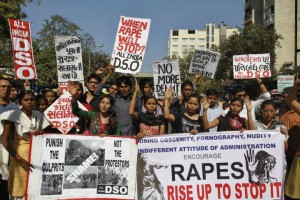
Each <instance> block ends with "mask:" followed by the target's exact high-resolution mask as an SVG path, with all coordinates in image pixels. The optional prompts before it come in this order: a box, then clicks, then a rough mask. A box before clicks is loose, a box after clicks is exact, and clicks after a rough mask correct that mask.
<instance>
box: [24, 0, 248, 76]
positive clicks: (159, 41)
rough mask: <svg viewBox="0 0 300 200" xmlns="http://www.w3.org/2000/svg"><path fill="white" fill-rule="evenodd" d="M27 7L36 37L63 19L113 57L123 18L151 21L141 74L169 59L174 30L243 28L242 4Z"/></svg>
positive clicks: (85, 2)
mask: <svg viewBox="0 0 300 200" xmlns="http://www.w3.org/2000/svg"><path fill="white" fill-rule="evenodd" d="M40 1H41V3H39V4H38V3H28V4H27V7H24V11H25V13H27V15H28V16H27V19H25V21H29V22H30V23H31V34H32V37H34V38H35V37H38V35H37V32H38V31H39V30H41V29H42V25H43V24H44V20H45V19H50V17H51V16H52V15H56V14H57V15H60V16H62V17H64V18H67V19H68V20H69V21H71V22H74V23H75V24H77V25H78V26H79V27H81V29H82V30H83V33H90V34H91V35H92V36H93V37H94V39H95V42H96V44H97V45H101V44H103V47H98V48H97V49H96V50H97V51H103V52H105V53H108V54H109V55H111V53H112V50H113V47H114V42H115V38H116V33H117V29H118V25H119V20H120V16H126V17H135V18H146V19H151V26H150V31H149V36H148V42H147V47H146V51H145V57H144V60H143V64H142V68H141V72H152V63H153V62H155V61H160V60H162V59H163V58H164V57H165V56H166V55H167V45H168V38H169V34H170V30H171V29H201V30H204V27H205V24H206V23H215V24H216V25H220V24H221V22H224V23H225V24H227V25H229V26H231V27H242V26H243V14H244V10H243V8H244V1H242V0H226V1H224V0H40Z"/></svg>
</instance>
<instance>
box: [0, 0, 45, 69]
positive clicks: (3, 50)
mask: <svg viewBox="0 0 300 200" xmlns="http://www.w3.org/2000/svg"><path fill="white" fill-rule="evenodd" d="M32 1H33V0H14V1H10V0H1V1H0V35H1V37H0V61H1V64H2V65H4V66H9V67H12V66H13V61H12V45H11V40H10V32H9V24H8V19H24V18H26V13H24V12H23V11H22V6H26V4H27V3H30V2H32ZM37 2H39V1H37Z"/></svg>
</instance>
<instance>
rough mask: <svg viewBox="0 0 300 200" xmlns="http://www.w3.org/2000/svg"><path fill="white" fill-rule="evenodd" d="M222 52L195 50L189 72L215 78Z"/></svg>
mask: <svg viewBox="0 0 300 200" xmlns="http://www.w3.org/2000/svg"><path fill="white" fill-rule="evenodd" d="M220 57H221V54H220V53H217V52H213V51H205V50H195V52H194V54H193V57H192V60H191V64H190V68H189V73H193V74H201V76H206V77H208V78H213V77H214V75H215V72H216V69H217V66H218V63H219V60H220Z"/></svg>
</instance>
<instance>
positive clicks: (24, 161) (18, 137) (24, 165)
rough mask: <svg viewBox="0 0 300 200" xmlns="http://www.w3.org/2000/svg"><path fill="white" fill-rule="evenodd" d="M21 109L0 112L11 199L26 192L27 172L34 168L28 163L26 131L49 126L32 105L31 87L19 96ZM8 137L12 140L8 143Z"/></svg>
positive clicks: (34, 131)
mask: <svg viewBox="0 0 300 200" xmlns="http://www.w3.org/2000/svg"><path fill="white" fill-rule="evenodd" d="M19 100H20V104H21V106H22V108H21V110H13V111H7V112H4V113H2V114H1V123H2V125H3V127H4V131H3V135H2V143H3V146H4V148H5V149H6V150H7V151H8V152H9V154H10V158H11V159H10V164H9V179H8V189H9V194H10V196H11V198H12V199H22V198H23V197H24V195H25V191H26V182H27V173H29V172H30V171H32V168H34V167H33V166H32V165H31V164H30V163H29V162H28V158H29V146H30V141H29V138H30V134H31V133H34V134H39V133H40V132H41V131H42V130H43V129H44V128H46V127H47V126H48V125H49V122H48V121H47V120H46V118H45V117H44V115H43V114H42V113H41V112H39V111H36V110H33V109H34V108H35V96H34V93H33V92H32V91H31V90H24V91H21V93H20V95H19ZM10 138H13V141H12V142H10Z"/></svg>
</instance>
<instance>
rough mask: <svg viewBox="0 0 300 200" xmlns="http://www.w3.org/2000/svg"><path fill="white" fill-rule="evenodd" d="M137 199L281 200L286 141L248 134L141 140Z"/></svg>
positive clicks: (275, 134) (270, 134)
mask: <svg viewBox="0 0 300 200" xmlns="http://www.w3.org/2000/svg"><path fill="white" fill-rule="evenodd" d="M137 163H138V166H137V173H138V175H137V187H138V188H137V189H138V191H137V194H138V198H137V199H168V200H176V199H231V200H236V199H261V200H265V199H269V200H270V199H281V198H282V197H283V193H282V190H283V186H284V182H283V179H284V163H285V160H284V136H283V135H282V134H280V133H279V132H270V131H246V132H244V133H240V132H222V133H220V132H218V133H199V134H197V135H190V134H172V135H165V136H157V137H145V138H143V139H142V140H140V142H139V144H138V160H137Z"/></svg>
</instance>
